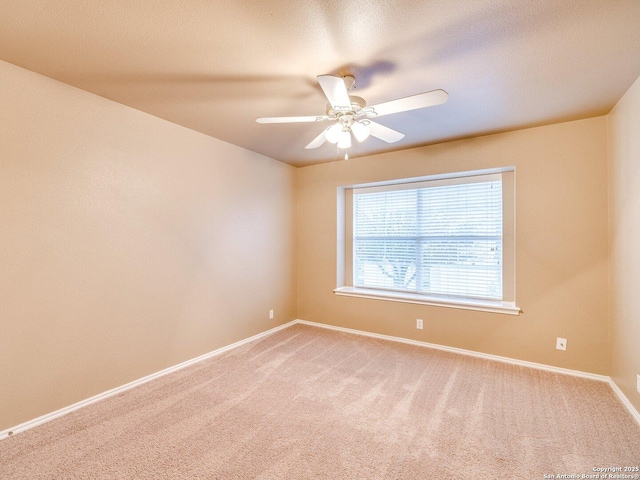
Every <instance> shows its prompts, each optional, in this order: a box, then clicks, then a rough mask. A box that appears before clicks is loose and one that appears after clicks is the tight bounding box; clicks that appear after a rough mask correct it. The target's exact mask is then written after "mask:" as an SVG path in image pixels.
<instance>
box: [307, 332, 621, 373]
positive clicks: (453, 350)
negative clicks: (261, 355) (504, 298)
mask: <svg viewBox="0 0 640 480" xmlns="http://www.w3.org/2000/svg"><path fill="white" fill-rule="evenodd" d="M296 323H302V324H305V325H311V326H314V327H320V328H328V329H331V330H338V331H340V332H346V333H354V334H356V335H364V336H367V337H373V338H380V339H382V340H391V341H392V342H400V343H406V344H409V345H416V346H418V347H427V348H434V349H436V350H443V351H445V352H451V353H459V354H461V355H468V356H471V357H478V358H484V359H486V360H493V361H497V362H502V363H510V364H512V365H520V366H522V367H529V368H535V369H538V370H546V371H549V372H554V373H562V374H564V375H572V376H574V377H583V378H588V379H591V380H597V381H599V382H608V381H609V377H607V376H605V375H596V374H595V373H587V372H581V371H579V370H570V369H568V368H560V367H554V366H551V365H545V364H542V363H535V362H527V361H526V360H517V359H514V358H509V357H501V356H499V355H491V354H489V353H482V352H474V351H473V350H465V349H464V348H456V347H447V346H446V345H438V344H436V343H428V342H421V341H419V340H410V339H408V338H402V337H392V336H390V335H382V334H379V333H371V332H365V331H363V330H353V329H351V328H343V327H336V326H333V325H327V324H324V323H316V322H309V321H307V320H296Z"/></svg>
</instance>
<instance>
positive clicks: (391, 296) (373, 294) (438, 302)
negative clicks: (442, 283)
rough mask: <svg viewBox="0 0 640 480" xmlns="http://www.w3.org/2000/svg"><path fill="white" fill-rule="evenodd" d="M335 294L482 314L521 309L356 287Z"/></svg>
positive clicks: (500, 303) (489, 302) (507, 304)
mask: <svg viewBox="0 0 640 480" xmlns="http://www.w3.org/2000/svg"><path fill="white" fill-rule="evenodd" d="M333 293H335V294H336V295H341V296H345V297H357V298H371V299H374V300H388V301H392V302H401V303H416V304H419V305H431V306H434V307H450V308H460V309H463V310H478V311H481V312H490V313H504V314H507V315H519V314H520V308H518V307H516V305H515V303H514V302H504V301H495V300H476V299H473V300H472V299H464V300H463V299H458V298H455V299H453V298H444V297H443V298H438V297H432V296H428V295H421V294H418V293H407V292H395V291H392V290H388V291H387V290H378V289H369V288H356V287H338V288H336V289H334V290H333Z"/></svg>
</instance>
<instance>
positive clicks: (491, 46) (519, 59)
mask: <svg viewBox="0 0 640 480" xmlns="http://www.w3.org/2000/svg"><path fill="white" fill-rule="evenodd" d="M0 18H2V21H1V24H0V59H2V60H5V61H7V62H10V63H13V64H16V65H19V66H22V67H24V68H27V69H29V70H32V71H35V72H38V73H41V74H43V75H46V76H49V77H52V78H55V79H57V80H60V81H62V82H65V83H68V84H70V85H74V86H76V87H79V88H81V89H84V90H87V91H89V92H93V93H95V94H98V95H101V96H103V97H106V98H109V99H112V100H115V101H116V102H120V103H123V104H125V105H129V106H131V107H133V108H136V109H139V110H142V111H144V112H148V113H150V114H152V115H156V116H158V117H161V118H165V119H167V120H170V121H172V122H175V123H177V124H180V125H184V126H186V127H189V128H192V129H194V130H197V131H200V132H203V133H206V134H208V135H211V136H213V137H216V138H219V139H221V140H225V141H227V142H229V143H232V144H235V145H239V146H241V147H244V148H247V149H249V150H253V151H255V152H259V153H262V154H264V155H267V156H269V157H272V158H275V159H278V160H281V161H283V162H286V163H290V164H292V165H298V166H303V165H311V164H314V163H320V162H326V161H333V160H338V159H341V158H342V154H339V153H338V152H337V150H336V147H335V145H331V144H329V143H326V144H325V145H323V146H322V147H320V148H318V149H316V150H305V148H304V147H305V145H306V144H307V143H309V142H310V141H311V140H312V139H313V138H314V137H315V136H316V135H318V134H319V133H320V132H321V131H322V129H323V128H325V127H326V126H327V124H324V123H322V124H321V123H310V124H309V123H307V124H283V125H259V124H257V123H255V119H256V118H257V117H264V116H289V115H322V114H324V113H325V105H326V99H325V97H324V95H323V93H322V91H321V89H320V88H319V87H318V85H317V83H316V80H315V77H316V75H319V74H324V73H331V74H337V75H343V74H353V75H354V76H355V77H356V87H357V88H356V91H355V92H353V93H354V94H356V95H359V96H361V97H364V98H365V99H366V100H367V102H368V103H369V104H376V103H380V102H384V101H387V100H392V99H395V98H398V97H403V96H408V95H413V94H416V93H420V92H425V91H429V90H434V89H438V88H441V89H444V90H446V91H447V92H448V93H449V101H448V102H447V103H446V104H444V105H439V106H435V107H431V108H427V109H421V110H415V111H411V112H405V113H398V114H394V115H389V116H386V117H383V118H380V119H378V120H377V121H378V123H381V124H384V125H386V126H388V127H391V128H394V129H396V130H399V131H401V132H403V133H404V134H405V135H406V137H405V138H404V139H403V140H402V141H400V142H398V143H395V144H392V145H390V144H386V143H384V142H382V141H380V140H378V139H375V138H371V137H370V138H369V139H367V140H366V141H365V142H363V143H362V144H357V145H356V144H354V147H353V148H352V149H351V150H350V156H351V157H354V156H361V155H365V154H372V153H378V152H383V151H389V150H394V149H402V148H409V147H413V146H418V145H426V144H430V143H436V142H442V141H446V140H451V139H457V138H464V137H469V136H476V135H482V134H487V133H493V132H499V131H506V130H513V129H518V128H523V127H527V126H534V125H543V124H548V123H555V122H560V121H566V120H573V119H579V118H587V117H591V116H596V115H603V114H606V113H608V112H609V110H610V109H611V108H612V107H613V106H614V105H615V103H616V102H617V101H618V100H619V99H620V97H621V96H622V95H623V94H624V93H625V91H626V90H627V89H628V88H629V87H630V86H631V84H632V83H633V82H634V81H635V79H636V78H638V77H639V76H640V0H460V1H455V0H440V1H428V0H406V1H395V2H394V1H390V0H369V1H367V0H361V1H359V2H355V1H349V0H324V1H322V0H300V1H288V2H285V1H255V0H221V1H212V0H209V1H207V0H109V1H100V2H99V1H97V0H96V1H91V0H90V1H87V0H40V1H36V0H7V1H1V2H0Z"/></svg>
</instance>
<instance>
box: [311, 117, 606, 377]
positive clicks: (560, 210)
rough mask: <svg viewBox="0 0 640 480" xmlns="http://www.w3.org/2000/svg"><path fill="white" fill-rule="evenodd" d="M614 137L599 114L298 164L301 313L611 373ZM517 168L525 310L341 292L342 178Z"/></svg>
mask: <svg viewBox="0 0 640 480" xmlns="http://www.w3.org/2000/svg"><path fill="white" fill-rule="evenodd" d="M606 135H607V132H606V118H605V117H598V118H592V119H588V120H582V121H575V122H569V123H562V124H556V125H551V126H546V127H539V128H532V129H527V130H520V131H516V132H510V133H504V134H498V135H491V136H485V137H480V138H474V139H469V140H461V141H456V142H450V143H445V144H439V145H434V146H428V147H422V148H416V149H410V150H404V151H400V152H395V153H388V154H383V155H377V156H372V157H368V158H361V159H352V160H349V161H341V162H335V163H329V164H323V165H316V166H311V167H306V168H301V169H299V170H298V317H299V318H301V319H305V320H311V321H316V322H322V323H328V324H331V325H338V326H342V327H348V328H355V329H359V330H365V331H369V332H375V333H381V334H386V335H394V336H399V337H404V338H410V339H415V340H421V341H425V342H432V343H436V344H441V345H448V346H453V347H458V348H464V349H469V350H473V351H478V352H485V353H489V354H495V355H501V356H505V357H510V358H514V359H522V360H527V361H532V362H539V363H543V364H547V365H555V366H559V367H564V368H570V369H575V370H581V371H585V372H592V373H596V374H603V375H607V374H608V373H609V353H608V352H609V341H608V319H607V315H608V306H607V273H608V260H607V140H606ZM511 165H515V167H516V236H517V240H516V269H517V272H516V289H517V295H516V300H517V304H518V306H519V307H521V308H522V310H523V313H522V314H521V315H520V316H517V317H514V316H509V315H504V314H491V313H483V312H477V311H467V310H456V309H451V308H443V307H431V306H423V305H412V304H403V303H395V302H389V301H381V300H371V299H362V298H352V297H341V296H336V295H334V294H333V293H332V290H333V288H335V286H336V197H337V196H336V188H337V187H338V186H340V185H352V184H358V183H363V182H372V181H382V180H388V179H394V178H404V177H415V176H423V175H431V174H438V173H445V172H455V171H469V170H477V169H485V168H493V167H503V166H511ZM416 318H422V319H424V330H416V328H415V322H416ZM556 337H564V338H567V339H568V348H567V351H566V352H561V351H558V350H556V349H555V343H556Z"/></svg>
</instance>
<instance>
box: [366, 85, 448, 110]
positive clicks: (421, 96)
mask: <svg viewBox="0 0 640 480" xmlns="http://www.w3.org/2000/svg"><path fill="white" fill-rule="evenodd" d="M447 98H449V94H448V93H447V92H445V91H444V90H432V91H430V92H424V93H418V94H417V95H411V96H410V97H404V98H398V99H397V100H390V101H388V102H383V103H379V104H377V105H371V106H369V108H372V109H373V110H374V111H375V112H376V113H377V114H378V115H377V116H378V117H380V116H382V115H389V114H392V113H398V112H407V111H409V110H416V109H418V108H425V107H431V106H433V105H440V104H442V103H445V102H446V101H447Z"/></svg>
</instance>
